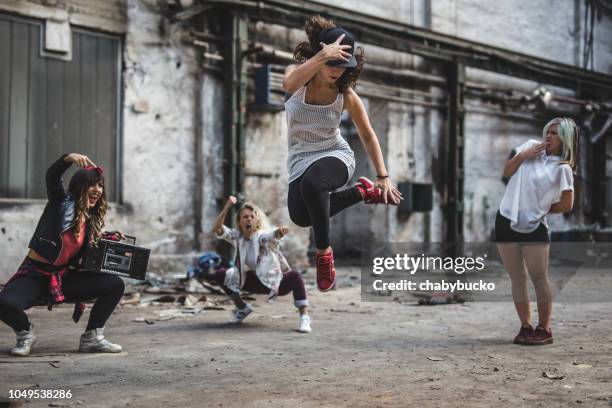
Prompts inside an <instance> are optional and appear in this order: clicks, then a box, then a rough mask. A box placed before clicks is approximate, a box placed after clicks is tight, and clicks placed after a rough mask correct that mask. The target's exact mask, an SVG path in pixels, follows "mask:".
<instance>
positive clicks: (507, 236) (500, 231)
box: [495, 211, 550, 242]
mask: <svg viewBox="0 0 612 408" xmlns="http://www.w3.org/2000/svg"><path fill="white" fill-rule="evenodd" d="M495 242H550V237H549V236H548V228H546V226H545V225H544V223H540V225H538V228H536V229H535V231H532V232H529V233H523V232H517V231H515V230H513V229H512V228H511V227H510V220H509V219H507V218H506V217H504V216H503V215H501V214H500V213H499V211H498V212H497V216H496V217H495Z"/></svg>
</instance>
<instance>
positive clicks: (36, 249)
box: [0, 153, 124, 356]
mask: <svg viewBox="0 0 612 408" xmlns="http://www.w3.org/2000/svg"><path fill="white" fill-rule="evenodd" d="M72 164H75V165H77V166H79V167H82V168H81V169H79V170H78V171H77V172H76V173H75V174H74V175H73V176H72V178H71V180H70V184H69V188H68V191H66V190H65V189H64V184H63V180H62V175H63V174H64V172H65V171H66V170H67V169H68V168H69V167H70V166H71V165H72ZM102 173H103V172H102V169H101V168H99V167H96V166H95V164H94V163H93V162H92V161H91V160H90V159H89V158H88V157H87V156H84V155H81V154H77V153H71V154H68V155H64V156H62V157H60V158H59V159H58V160H57V161H56V162H55V163H53V164H52V165H51V167H49V169H48V170H47V174H46V184H47V197H48V200H49V201H48V203H47V205H46V207H45V210H44V212H43V214H42V216H41V217H40V220H39V221H38V225H37V226H36V230H35V232H34V235H33V236H32V239H31V240H30V244H29V251H28V253H27V255H26V257H25V259H24V260H23V262H22V263H21V266H20V267H19V269H18V270H17V273H15V275H13V277H11V278H10V279H9V281H8V283H7V285H6V286H5V287H4V289H3V290H2V292H0V318H1V319H2V321H3V322H4V323H6V324H7V325H9V326H10V327H11V328H12V329H13V330H14V331H15V333H16V334H17V344H16V346H15V347H14V348H13V349H12V350H11V351H10V353H11V354H12V355H15V356H27V355H28V354H30V349H31V347H32V345H33V344H34V342H35V341H36V336H34V331H33V326H32V324H31V323H30V321H29V319H28V316H27V315H26V313H25V312H24V311H25V310H27V309H29V308H30V307H32V306H42V305H45V304H46V305H47V307H48V309H49V310H51V306H52V305H55V304H59V303H64V302H70V303H75V309H74V314H73V320H74V321H75V322H77V321H78V320H79V317H80V316H81V314H82V313H83V311H84V309H85V306H84V305H83V304H82V303H80V302H83V301H87V300H93V299H97V300H96V302H95V303H94V305H93V307H92V309H91V313H90V315H89V322H88V324H87V328H86V329H85V333H83V334H82V335H81V338H80V344H79V351H81V352H98V353H118V352H120V351H121V346H119V345H117V344H113V343H110V342H109V341H107V340H106V339H105V338H104V334H103V332H104V325H105V324H106V321H107V320H108V318H109V317H110V315H111V313H112V312H113V310H114V309H115V307H116V306H117V304H118V303H119V300H120V299H121V297H122V296H123V291H124V284H123V281H122V280H121V278H119V277H118V276H114V275H108V274H102V273H93V272H84V271H79V270H76V266H77V265H78V263H79V260H80V259H81V258H82V257H83V256H84V255H85V253H86V252H87V249H88V248H90V247H92V246H96V245H97V243H98V240H99V239H100V238H101V237H102V235H103V233H102V228H103V227H104V216H105V214H106V194H105V191H104V176H103V174H102ZM115 234H118V235H119V236H121V237H122V236H123V234H121V233H115Z"/></svg>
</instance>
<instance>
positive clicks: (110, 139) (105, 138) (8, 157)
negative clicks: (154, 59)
mask: <svg viewBox="0 0 612 408" xmlns="http://www.w3.org/2000/svg"><path fill="white" fill-rule="evenodd" d="M42 30H43V22H42V21H38V20H33V19H25V18H18V17H13V16H8V15H3V14H0V39H2V40H1V41H0V198H46V193H45V182H44V180H45V171H46V169H47V167H48V166H49V165H50V164H51V163H53V162H54V161H55V160H56V159H57V158H58V157H59V156H60V155H62V154H63V153H70V152H78V153H83V154H86V155H88V156H90V157H91V158H92V159H93V160H94V162H95V163H96V164H98V165H100V166H102V167H104V171H105V177H106V186H107V191H106V194H107V197H108V199H109V200H111V201H117V200H118V197H119V196H118V195H119V191H120V190H119V180H118V176H119V169H120V167H119V166H120V161H119V147H120V144H119V137H120V131H119V129H120V126H119V121H120V113H119V107H120V106H121V105H120V95H121V92H120V87H121V80H120V71H121V70H120V61H121V39H120V38H119V37H115V36H110V35H105V34H101V33H96V32H92V31H87V30H82V29H78V28H75V27H72V60H71V61H64V60H61V59H57V58H46V57H41V41H42ZM72 171H74V170H72ZM70 175H71V173H68V174H67V175H66V176H65V180H66V181H67V180H68V179H69V177H70Z"/></svg>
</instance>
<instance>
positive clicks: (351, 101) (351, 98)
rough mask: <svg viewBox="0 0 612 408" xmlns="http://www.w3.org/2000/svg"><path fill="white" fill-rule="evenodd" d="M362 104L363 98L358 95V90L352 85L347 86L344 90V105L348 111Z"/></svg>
mask: <svg viewBox="0 0 612 408" xmlns="http://www.w3.org/2000/svg"><path fill="white" fill-rule="evenodd" d="M361 105H362V102H361V98H360V97H359V95H357V92H355V90H354V89H353V88H351V87H348V88H346V91H344V106H345V108H346V109H347V110H348V111H351V110H353V109H355V108H358V107H359V106H361Z"/></svg>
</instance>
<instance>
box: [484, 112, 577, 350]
mask: <svg viewBox="0 0 612 408" xmlns="http://www.w3.org/2000/svg"><path fill="white" fill-rule="evenodd" d="M542 137H543V140H541V141H538V140H533V139H531V140H528V141H527V142H525V143H523V144H522V145H520V146H518V147H517V148H516V149H514V150H513V156H512V157H511V158H510V159H509V160H508V161H506V164H505V166H504V172H503V175H504V177H507V178H509V179H510V180H509V182H508V185H507V187H506V192H505V194H504V197H503V199H502V201H501V204H500V206H499V211H498V213H497V217H496V220H495V238H496V242H498V243H500V244H499V245H498V249H499V253H500V256H501V258H502V261H503V263H504V266H505V268H506V270H507V271H508V274H509V275H510V280H511V282H512V298H513V300H514V305H515V307H516V311H517V313H518V316H519V319H520V320H521V329H520V331H519V333H518V334H517V335H516V337H515V338H514V343H516V344H526V345H543V344H550V343H552V342H553V336H552V329H551V316H552V290H551V288H550V283H549V281H548V255H549V242H550V238H549V236H548V225H547V223H546V215H547V214H558V213H565V212H569V211H571V209H572V207H573V204H574V177H573V171H574V169H575V168H576V160H577V153H578V128H577V126H576V124H575V123H574V121H573V120H572V119H570V118H555V119H553V120H551V121H550V122H548V123H547V124H546V126H544V130H543V132H542ZM528 275H529V277H530V278H531V280H532V282H533V285H534V288H535V292H536V297H537V305H538V318H539V323H538V325H537V326H536V328H535V329H534V328H533V326H532V324H531V313H530V304H529V294H528V290H527V276H528Z"/></svg>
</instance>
